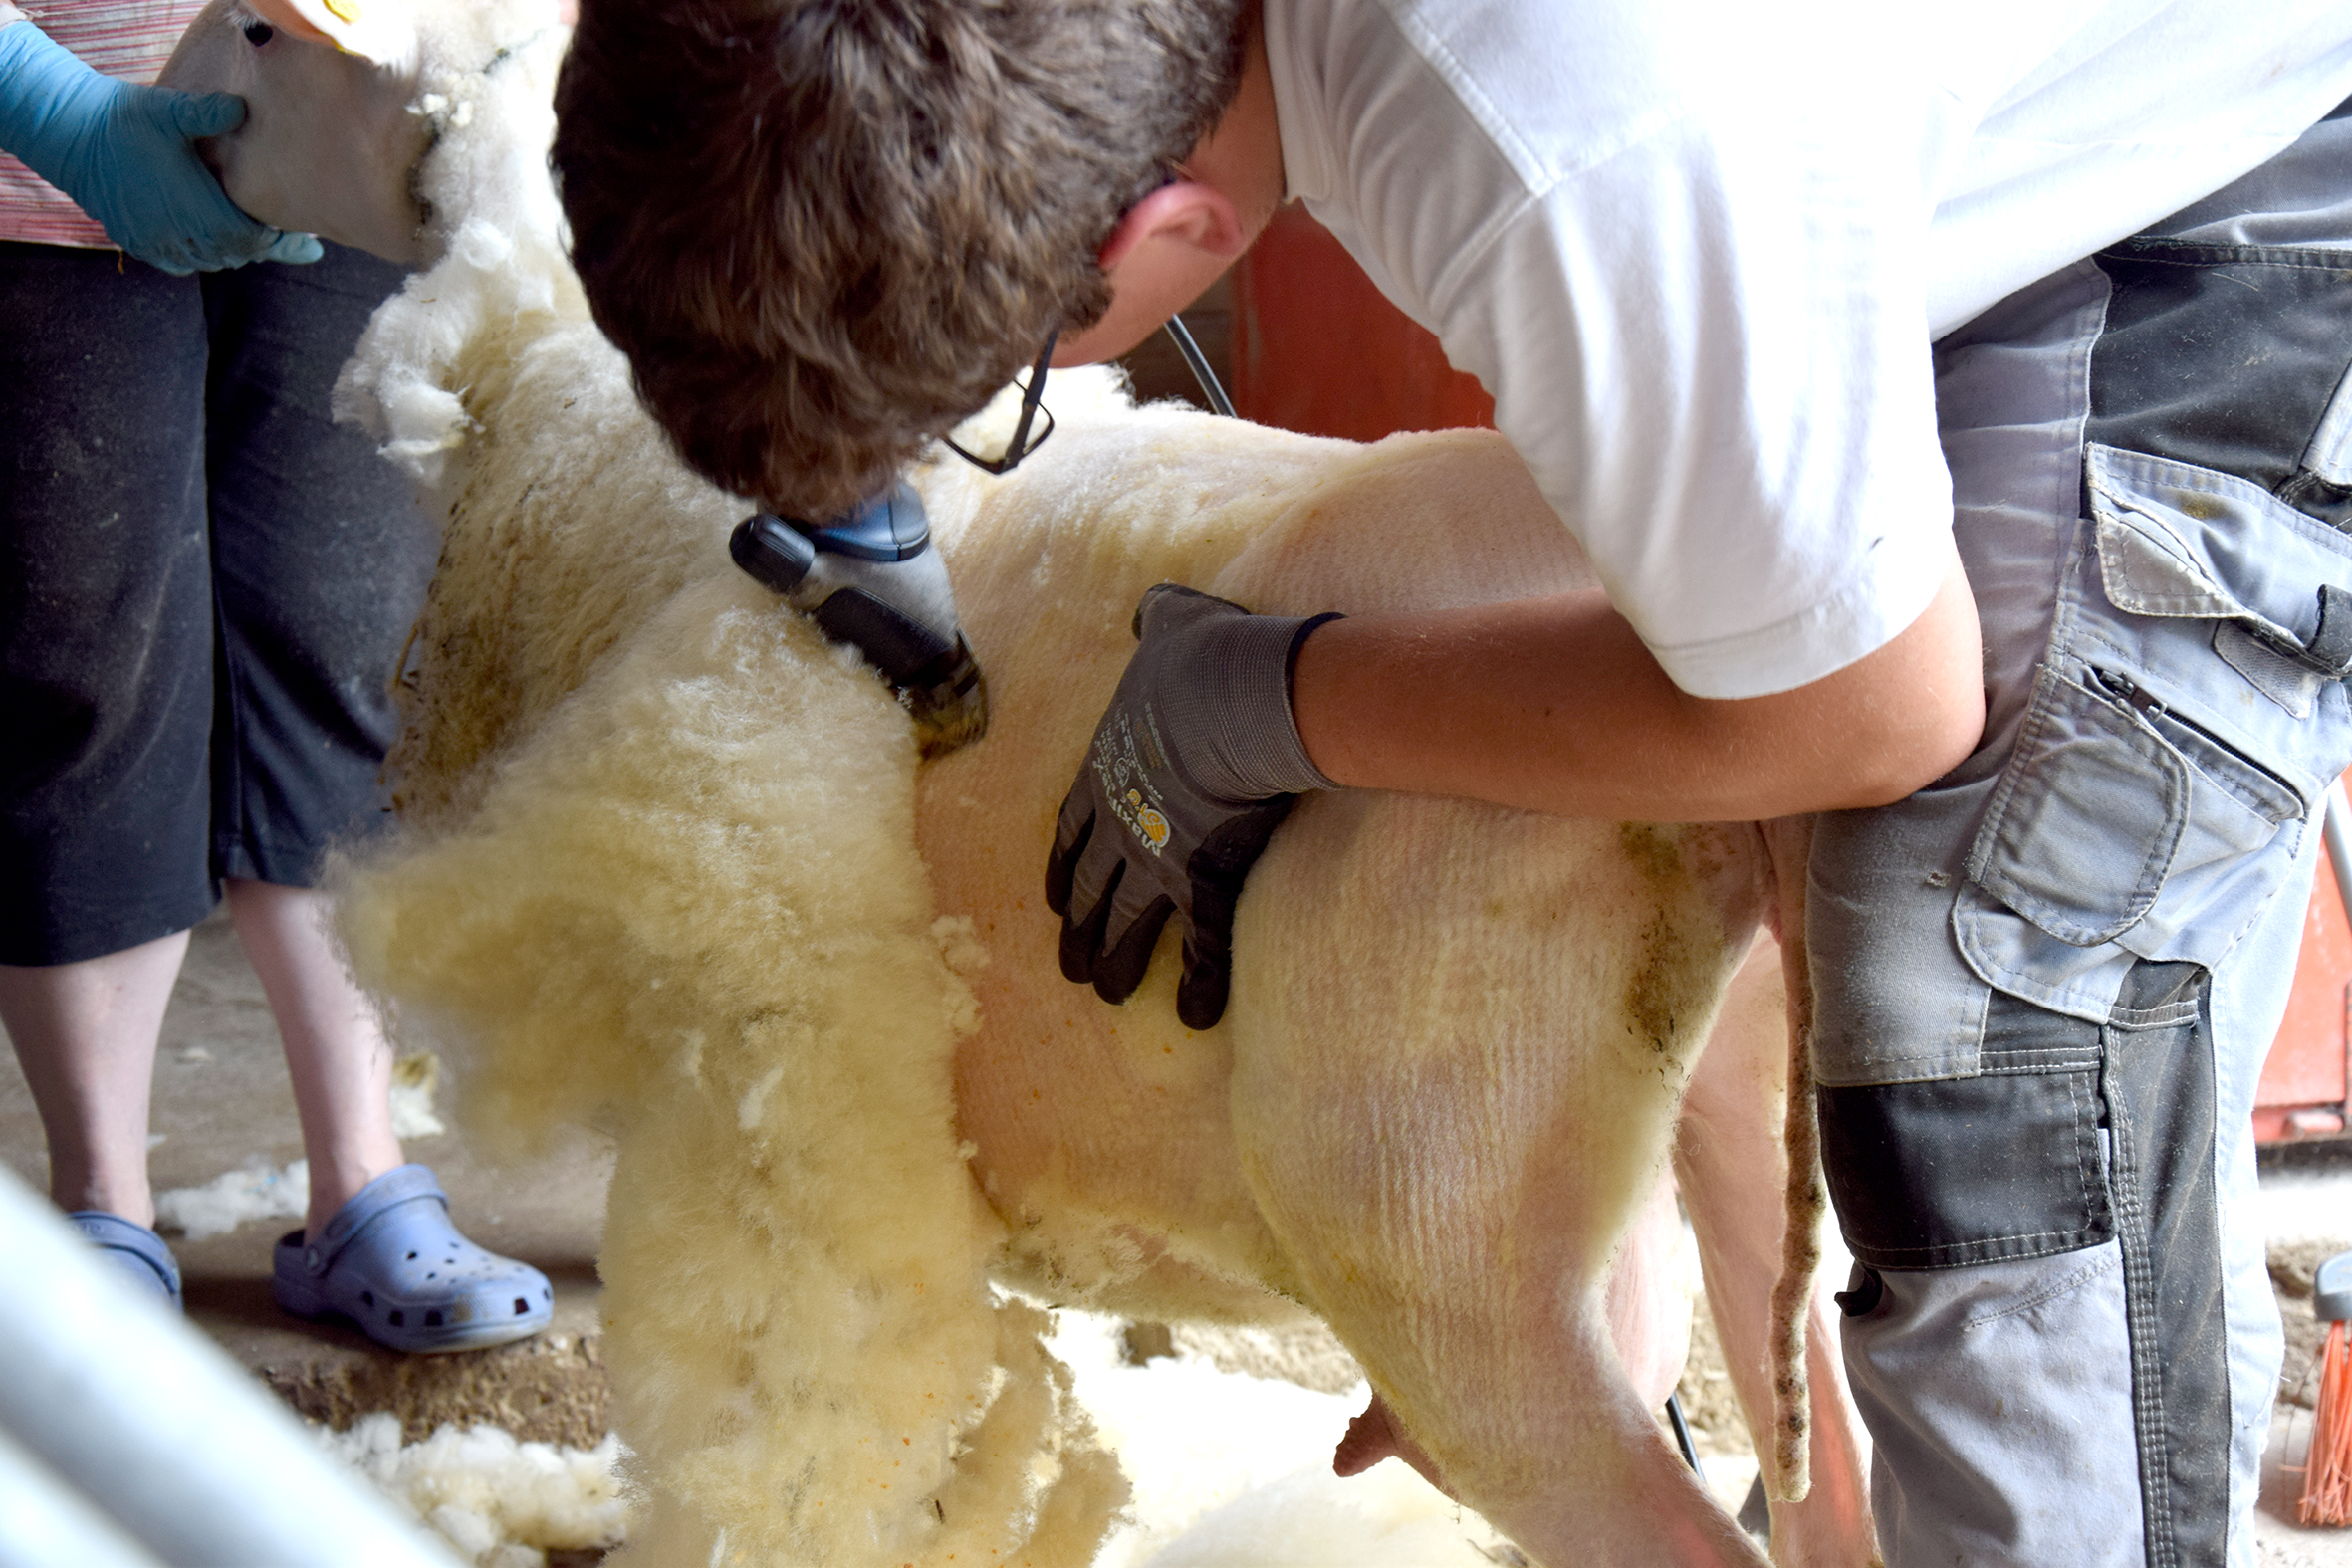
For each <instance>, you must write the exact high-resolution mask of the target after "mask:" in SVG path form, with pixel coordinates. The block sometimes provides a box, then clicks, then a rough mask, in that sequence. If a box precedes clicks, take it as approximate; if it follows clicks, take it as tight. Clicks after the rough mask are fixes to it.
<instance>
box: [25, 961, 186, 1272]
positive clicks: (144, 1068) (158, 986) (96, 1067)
mask: <svg viewBox="0 0 2352 1568" xmlns="http://www.w3.org/2000/svg"><path fill="white" fill-rule="evenodd" d="M187 947H188V934H187V933H186V932H184V931H180V932H175V933H173V934H172V935H170V936H168V937H157V938H156V939H155V940H154V941H152V942H142V943H140V944H139V945H138V946H137V947H134V948H125V949H123V950H122V951H121V952H119V953H109V954H107V955H106V956H105V957H103V958H94V959H84V960H82V961H81V962H80V963H77V964H48V965H39V966H21V965H13V964H10V965H0V1024H4V1025H6V1027H7V1029H8V1039H9V1043H10V1044H12V1045H14V1046H15V1047H16V1059H17V1065H18V1066H20V1067H22V1068H23V1069H24V1074H25V1082H26V1084H27V1086H29V1087H30V1088H31V1089H32V1091H33V1104H34V1106H35V1108H36V1109H38V1110H39V1111H40V1113H41V1130H42V1132H43V1133H44V1134H45V1135H46V1136H47V1137H48V1140H49V1196H50V1198H51V1199H52V1200H53V1201H55V1203H56V1204H57V1206H58V1207H59V1208H60V1209H63V1210H65V1211H66V1212H67V1213H69V1214H71V1213H73V1212H75V1211H77V1210H84V1209H99V1210H104V1211H105V1212H107V1213H108V1214H114V1215H120V1216H121V1217H122V1218H123V1219H125V1220H128V1221H130V1222H132V1223H133V1224H136V1225H142V1226H152V1225H154V1223H155V1203H154V1197H153V1195H152V1194H151V1193H150V1192H149V1191H148V1188H147V1095H148V1088H149V1085H150V1084H151V1083H152V1082H153V1080H154V1075H155V1039H156V1035H157V1032H158V1031H159V1030H160V1029H161V1028H162V1025H163V1006H164V1004H165V1003H166V1002H168V1001H169V1000H170V998H171V983H172V981H173V980H174V979H175V978H176V977H177V976H178V974H179V962H180V957H181V955H182V954H184V953H186V951H187Z"/></svg>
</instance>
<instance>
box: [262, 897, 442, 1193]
mask: <svg viewBox="0 0 2352 1568" xmlns="http://www.w3.org/2000/svg"><path fill="white" fill-rule="evenodd" d="M227 889H228V901H229V917H230V918H231V919H232V920H234V921H235V922H236V924H237V940H238V941H239V942H241V943H242V944H244V947H245V956H246V957H247V958H248V959H250V960H252V962H253V968H254V972H255V973H256V974H258V975H259V976H260V977H261V985H262V991H263V993H264V994H265V995H267V996H268V998H269V999H270V1013H271V1016H273V1017H275V1018H276V1019H277V1021H278V1034H279V1037H280V1038H281V1039H282V1040H284V1041H285V1045H286V1070H287V1073H288V1074H289V1076H291V1077H292V1078H293V1080H294V1104H295V1108H296V1110H297V1112H298V1113H299V1114H300V1115H301V1117H302V1143H303V1152H304V1153H305V1154H306V1155H307V1156H308V1157H309V1159H310V1162H311V1212H310V1216H309V1221H308V1226H309V1230H310V1231H311V1232H314V1233H315V1232H317V1231H318V1230H319V1228H320V1227H322V1226H324V1225H326V1223H327V1222H328V1221H329V1220H332V1219H333V1218H335V1212H336V1211H337V1210H338V1209H341V1208H342V1207H343V1206H344V1205H345V1204H346V1203H348V1202H350V1201H351V1198H352V1196H353V1194H354V1193H356V1192H358V1190H359V1189H360V1188H362V1187H365V1186H366V1185H367V1184H368V1183H369V1182H371V1181H373V1180H374V1179H375V1178H376V1177H379V1176H381V1175H383V1173H384V1172H386V1171H388V1170H390V1169H392V1168H393V1167H394V1166H396V1165H398V1164H400V1160H401V1157H400V1142H399V1140H398V1139H397V1138H395V1137H393V1136H392V1106H391V1091H392V1047H391V1043H390V1041H388V1040H386V1039H385V1038H384V1034H383V1026H382V1024H381V1022H380V1021H379V1020H378V1019H377V1017H376V1012H375V1005H374V1003H373V1002H371V1001H370V1000H369V999H368V997H367V994H366V993H365V992H363V991H361V990H360V989H359V988H358V987H357V986H356V985H354V984H353V981H352V978H351V975H350V974H349V973H348V972H347V971H346V970H345V969H344V965H343V956H342V955H341V954H340V953H339V952H338V951H337V950H336V947H335V943H334V940H333V939H332V938H331V937H330V936H329V935H328V931H327V915H328V909H329V902H330V901H329V899H328V897H327V895H326V894H324V893H319V892H314V891H312V890H310V889H307V888H297V887H280V886H277V885H276V884H274V883H269V882H250V881H245V880H243V879H240V878H231V879H230V881H229V882H228V884H227Z"/></svg>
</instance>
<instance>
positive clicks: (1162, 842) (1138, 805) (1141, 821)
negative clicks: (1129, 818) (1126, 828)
mask: <svg viewBox="0 0 2352 1568" xmlns="http://www.w3.org/2000/svg"><path fill="white" fill-rule="evenodd" d="M1127 804H1128V805H1130V806H1132V807H1133V808H1134V811H1135V828H1136V831H1138V832H1140V833H1141V834H1142V835H1143V836H1144V837H1145V838H1147V839H1149V840H1150V841H1151V847H1152V848H1154V849H1165V848H1167V847H1168V819H1167V818H1166V817H1164V816H1162V815H1161V814H1160V813H1159V810H1158V808H1157V807H1154V806H1148V805H1145V804H1144V803H1143V791H1142V790H1140V789H1130V790H1128V791H1127Z"/></svg>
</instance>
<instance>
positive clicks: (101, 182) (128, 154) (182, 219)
mask: <svg viewBox="0 0 2352 1568" xmlns="http://www.w3.org/2000/svg"><path fill="white" fill-rule="evenodd" d="M244 118H245V101H244V100H243V99H241V98H239V97H237V95H236V94H234V93H207V94H204V95H203V96H201V97H198V96H196V95H194V94H189V93H181V92H177V91H175V90H173V89H170V88H153V87H139V86H137V85H136V84H134V83H129V82H118V81H117V80H115V79H114V78H113V77H109V76H102V75H101V74H100V73H98V72H96V71H93V70H92V69H91V68H90V67H89V66H87V65H85V64H83V63H82V61H81V60H79V59H77V58H76V57H75V55H74V54H73V52H72V51H70V50H68V49H66V48H65V47H63V46H62V45H60V44H58V43H56V42H54V41H53V40H52V39H51V38H50V37H49V35H48V34H46V33H44V32H42V31H41V30H40V29H39V28H37V27H35V26H34V25H33V24H32V23H30V22H15V23H11V24H10V25H8V26H6V27H0V149H5V150H6V151H9V152H12V153H14V154H15V155H16V156H17V157H19V158H21V159H23V160H24V162H25V165H26V166H27V167H28V168H30V169H31V170H32V171H33V172H34V173H36V174H38V175H40V176H41V177H42V178H43V179H45V180H47V181H49V183H50V184H52V185H55V186H56V187H57V188H58V189H59V190H62V191H64V192H65V193H66V194H67V195H69V196H71V197H73V198H74V200H75V201H76V202H77V203H78V204H80V206H81V208H82V210H83V211H84V212H87V213H89V214H90V215H91V216H92V217H93V218H96V219H97V220H98V221H99V222H100V223H101V224H103V225H104V226H105V227H106V231H107V237H108V238H109V239H111V240H113V241H114V242H115V243H116V244H117V245H119V246H121V247H122V249H123V250H125V251H127V252H129V253H130V254H131V255H133V256H135V257H137V258H138V259H139V260H140V261H143V262H145V263H147V264H148V265H149V266H152V267H158V268H161V269H162V270H163V271H165V272H168V273H181V274H185V273H191V272H204V271H210V270H212V269H214V268H218V267H242V266H244V265H245V264H246V263H247V262H251V261H263V260H268V261H287V262H311V261H317V260H318V259H319V255H320V251H319V241H318V238H317V237H316V236H314V235H309V234H288V233H286V232H284V231H283V230H279V229H273V228H271V227H269V226H268V225H266V224H261V223H256V222H254V221H253V219H251V218H249V217H247V216H246V215H245V214H244V213H242V212H240V211H238V210H237V206H236V204H235V203H234V202H232V201H230V200H229V198H228V195H227V193H225V192H224V191H222V189H221V188H220V181H219V180H217V179H215V178H213V176H212V171H211V170H210V169H208V168H206V167H205V166H204V164H203V161H202V160H201V159H199V158H198V157H197V156H196V149H195V147H194V145H193V144H192V143H193V142H194V141H195V140H196V138H197V137H199V136H217V135H219V134H221V133H222V132H223V131H227V130H234V129H235V128H236V127H237V126H238V125H239V124H241V123H242V122H243V121H244Z"/></svg>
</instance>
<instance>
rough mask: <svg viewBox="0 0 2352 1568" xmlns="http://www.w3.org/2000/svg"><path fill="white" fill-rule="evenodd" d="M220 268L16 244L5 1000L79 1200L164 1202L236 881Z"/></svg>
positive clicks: (64, 1186) (1, 431)
mask: <svg viewBox="0 0 2352 1568" xmlns="http://www.w3.org/2000/svg"><path fill="white" fill-rule="evenodd" d="M203 326H204V324H203V316H202V311H201V301H200V297H199V294H198V289H197V285H196V283H195V282H194V280H192V279H185V278H171V277H167V276H165V275H164V274H162V273H158V272H156V271H154V270H153V269H151V268H148V267H145V266H142V265H139V264H137V263H120V262H119V260H118V257H117V256H116V254H115V253H114V252H113V251H103V252H102V251H80V250H72V249H67V248H63V247H56V246H45V245H24V244H14V243H0V713H4V714H6V715H7V736H8V738H7V744H6V745H5V746H0V1020H4V1021H5V1022H6V1025H7V1027H8V1031H9V1036H10V1038H11V1040H12V1041H13V1042H14V1044H15V1047H16V1051H17V1054H18V1057H19V1060H20V1061H21V1063H22V1064H23V1067H24V1070H25V1076H26V1078H27V1080H28V1082H29V1084H30V1086H31V1088H32V1090H33V1095H34V1100H35V1103H36V1105H37V1106H38V1108H39V1110H40V1113H41V1119H42V1124H43V1127H44V1129H45V1130H46V1132H47V1134H48V1141H49V1155H50V1171H51V1183H52V1192H53V1194H54V1196H55V1197H56V1198H57V1200H58V1202H59V1203H60V1204H61V1205H62V1206H63V1207H65V1208H66V1209H68V1210H81V1209H98V1210H106V1211H109V1212H112V1213H115V1214H118V1215H120V1216H121V1217H123V1218H124V1219H127V1220H130V1221H133V1222H135V1223H137V1224H140V1225H145V1224H147V1223H148V1222H149V1221H150V1220H151V1219H152V1208H151V1202H150V1199H149V1195H148V1191H147V1180H146V1132H147V1126H146V1116H147V1098H148V1085H149V1081H150V1078H151V1075H152V1068H153V1061H154V1053H155V1040H156V1032H157V1028H158V1025H159V1023H160V1020H161V1018H162V1013H163V1007H164V1004H165V1002H166V1001H167V1000H168V998H169V996H170V993H171V985H172V980H173V977H174V976H175V975H176V973H177V971H178V968H179V961H180V955H181V953H182V952H183V951H184V950H185V948H186V945H187V937H186V931H187V928H188V927H189V926H191V925H193V924H194V923H195V922H197V921H198V920H201V919H202V918H203V917H204V915H205V913H206V911H207V910H209V909H210V908H211V905H212V901H213V892H212V883H211V876H210V872H209V868H208V865H207V849H208V838H209V816H210V809H211V800H210V790H209V784H208V779H207V775H206V768H205V752H206V744H207V742H206V735H207V731H208V728H209V715H210V710H211V706H212V603H211V584H210V566H209V562H208V560H207V554H208V553H207V547H206V541H205V527H204V511H203V447H202V441H201V431H202V428H203V404H202V396H203V382H204V368H205V353H206V349H205V341H204V331H203Z"/></svg>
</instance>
